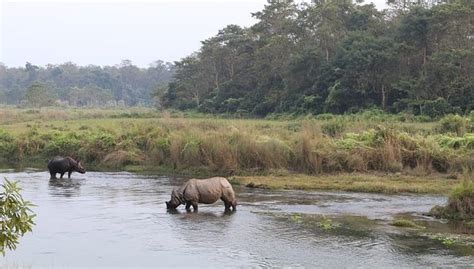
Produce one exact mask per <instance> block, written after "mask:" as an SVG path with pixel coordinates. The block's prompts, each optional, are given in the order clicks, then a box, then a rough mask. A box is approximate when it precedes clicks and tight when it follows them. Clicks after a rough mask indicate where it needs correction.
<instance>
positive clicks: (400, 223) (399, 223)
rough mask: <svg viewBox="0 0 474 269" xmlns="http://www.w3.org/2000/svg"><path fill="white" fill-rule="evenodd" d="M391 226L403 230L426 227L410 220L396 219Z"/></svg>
mask: <svg viewBox="0 0 474 269" xmlns="http://www.w3.org/2000/svg"><path fill="white" fill-rule="evenodd" d="M391 225H393V226H395V227H402V228H415V229H423V228H425V227H423V226H421V225H418V224H416V223H415V222H413V221H411V220H408V219H395V220H393V222H392V223H391Z"/></svg>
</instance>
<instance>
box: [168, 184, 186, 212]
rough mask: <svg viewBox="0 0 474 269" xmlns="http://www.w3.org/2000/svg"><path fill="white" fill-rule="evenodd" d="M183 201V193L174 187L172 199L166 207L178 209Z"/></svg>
mask: <svg viewBox="0 0 474 269" xmlns="http://www.w3.org/2000/svg"><path fill="white" fill-rule="evenodd" d="M182 203H184V199H183V194H182V193H179V192H178V191H177V190H176V189H174V190H173V191H172V192H171V200H169V202H166V209H176V208H177V207H178V206H179V205H180V204H182Z"/></svg>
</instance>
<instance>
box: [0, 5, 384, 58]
mask: <svg viewBox="0 0 474 269" xmlns="http://www.w3.org/2000/svg"><path fill="white" fill-rule="evenodd" d="M366 1H367V0H366ZM372 2H374V3H375V4H376V5H377V6H378V7H379V8H380V7H383V3H384V2H385V0H373V1H372ZM266 3H267V1H266V0H215V1H212V0H207V1H199V0H194V1H192V0H174V1H171V0H154V1H153V0H139V1H130V0H100V1H92V0H83V1H78V0H62V1H58V0H56V1H51V0H50V1H44V0H36V1H33V0H0V25H1V27H0V62H3V63H4V64H6V65H7V66H23V65H24V64H25V62H27V61H28V62H31V63H33V64H36V65H46V64H48V63H51V64H59V63H63V62H67V61H72V62H74V63H77V64H79V65H87V64H95V65H114V64H118V63H120V61H121V60H122V59H130V60H132V62H133V63H134V64H136V65H139V66H148V64H150V63H151V62H153V61H155V60H159V59H161V60H164V61H175V60H179V59H180V58H182V57H184V56H186V55H189V54H190V53H192V52H193V51H195V50H197V49H198V48H199V47H200V41H201V40H204V39H206V38H208V37H211V36H213V35H215V34H216V33H217V31H218V30H219V29H221V28H223V27H224V26H226V25H228V24H238V25H241V26H249V25H251V24H253V23H254V22H255V21H254V20H253V19H252V17H251V15H250V13H251V12H255V11H259V10H261V9H262V8H263V6H264V5H265V4H266Z"/></svg>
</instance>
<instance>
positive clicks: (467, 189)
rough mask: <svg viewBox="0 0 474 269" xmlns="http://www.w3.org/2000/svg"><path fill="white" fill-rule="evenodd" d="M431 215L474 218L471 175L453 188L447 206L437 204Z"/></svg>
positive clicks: (460, 218) (467, 220)
mask: <svg viewBox="0 0 474 269" xmlns="http://www.w3.org/2000/svg"><path fill="white" fill-rule="evenodd" d="M430 215H432V216H434V217H438V218H445V219H455V220H464V221H466V222H471V221H473V220H474V181H473V178H472V177H471V175H465V176H464V179H463V180H462V182H460V183H459V184H457V185H456V186H454V188H453V189H452V190H451V192H450V194H449V198H448V203H447V205H446V206H435V207H433V208H432V209H431V210H430Z"/></svg>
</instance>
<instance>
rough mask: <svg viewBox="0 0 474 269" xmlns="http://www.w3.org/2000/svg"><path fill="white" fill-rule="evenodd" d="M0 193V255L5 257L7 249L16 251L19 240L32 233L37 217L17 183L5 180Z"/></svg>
mask: <svg viewBox="0 0 474 269" xmlns="http://www.w3.org/2000/svg"><path fill="white" fill-rule="evenodd" d="M2 188H3V192H2V193H0V218H1V219H0V227H1V231H0V253H2V254H3V255H5V251H6V249H9V250H14V249H16V246H17V245H18V239H20V237H22V236H23V235H24V234H25V233H27V232H31V231H32V228H33V225H34V224H35V223H34V221H33V219H34V217H35V215H34V214H33V211H32V210H31V207H32V206H33V204H32V203H31V202H29V201H26V200H24V199H23V197H22V196H21V194H20V191H21V188H20V187H19V186H18V183H17V182H14V181H8V180H7V179H6V178H5V181H4V183H3V184H2Z"/></svg>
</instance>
